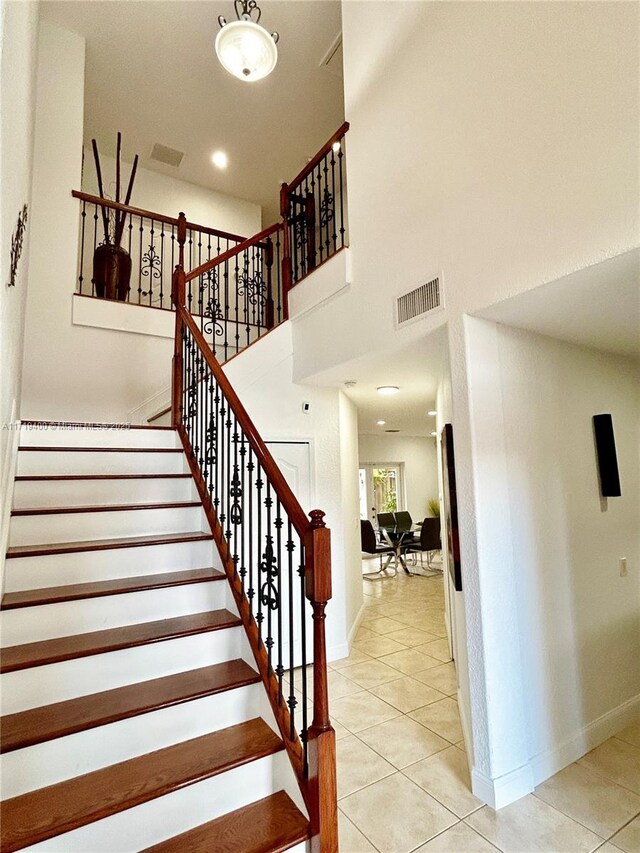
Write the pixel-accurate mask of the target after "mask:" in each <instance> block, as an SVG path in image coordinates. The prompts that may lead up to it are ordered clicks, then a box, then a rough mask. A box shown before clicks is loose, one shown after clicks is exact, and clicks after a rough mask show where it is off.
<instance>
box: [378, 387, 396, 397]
mask: <svg viewBox="0 0 640 853" xmlns="http://www.w3.org/2000/svg"><path fill="white" fill-rule="evenodd" d="M399 390H400V389H399V388H398V386H397V385H379V386H378V394H385V395H387V396H388V395H390V394H397V393H398V391H399Z"/></svg>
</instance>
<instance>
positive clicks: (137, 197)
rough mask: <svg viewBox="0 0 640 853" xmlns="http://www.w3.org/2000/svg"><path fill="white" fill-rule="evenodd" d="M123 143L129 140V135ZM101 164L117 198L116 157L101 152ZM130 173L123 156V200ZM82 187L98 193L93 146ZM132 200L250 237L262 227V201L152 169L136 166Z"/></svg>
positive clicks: (106, 182) (110, 193)
mask: <svg viewBox="0 0 640 853" xmlns="http://www.w3.org/2000/svg"><path fill="white" fill-rule="evenodd" d="M123 143H124V144H126V139H125V140H123ZM134 153H135V152H134ZM100 165H101V168H102V180H103V183H104V191H105V193H106V194H107V195H108V196H109V198H112V199H115V187H116V178H115V176H116V161H115V158H113V157H109V156H107V155H106V154H103V153H101V154H100ZM130 173H131V164H130V163H129V162H125V161H124V159H123V163H122V171H121V174H122V177H121V185H122V187H123V188H122V189H121V196H120V200H121V201H124V194H125V192H126V185H127V183H128V181H129V175H130ZM74 189H77V187H74ZM82 190H83V191H84V192H87V193H90V194H91V195H99V192H98V179H97V177H96V168H95V164H94V160H93V151H92V150H91V148H90V147H85V149H84V168H83V170H82ZM130 203H131V205H132V206H133V207H140V208H142V209H143V210H150V211H152V212H153V213H164V214H165V215H166V216H177V215H178V213H180V211H183V213H185V215H186V217H187V219H188V220H189V222H193V223H195V224H196V225H205V226H206V227H208V228H218V229H219V230H221V231H228V232H229V233H231V234H237V235H239V236H241V237H251V236H252V235H253V234H257V233H258V231H260V229H261V228H262V208H261V207H260V205H259V204H253V203H252V202H250V201H242V200H241V199H238V198H233V197H232V196H228V195H224V194H223V193H217V192H214V191H213V190H209V189H206V187H199V186H197V185H196V184H191V183H189V182H188V181H182V180H180V178H177V177H176V178H173V177H170V176H169V175H162V174H160V172H153V171H151V170H150V169H142V168H138V169H137V171H136V178H135V183H134V185H133V192H132V194H131V202H130Z"/></svg>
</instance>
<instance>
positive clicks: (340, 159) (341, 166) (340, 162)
mask: <svg viewBox="0 0 640 853" xmlns="http://www.w3.org/2000/svg"><path fill="white" fill-rule="evenodd" d="M343 145H344V137H343V138H342V139H341V140H340V148H339V150H338V167H339V172H340V246H344V233H345V228H344V177H343V169H344V162H343V158H344V153H343V151H342V147H343Z"/></svg>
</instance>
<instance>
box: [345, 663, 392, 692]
mask: <svg viewBox="0 0 640 853" xmlns="http://www.w3.org/2000/svg"><path fill="white" fill-rule="evenodd" d="M341 673H342V674H344V675H346V676H347V678H350V679H351V680H352V681H353V682H355V683H356V684H359V685H360V687H361V688H364V689H365V690H369V689H370V688H371V687H377V686H378V685H379V684H384V683H385V682H387V681H393V680H394V679H396V678H400V677H401V675H402V673H400V672H398V670H397V669H394V667H392V666H387V664H386V663H383V662H382V661H381V660H375V659H373V658H372V659H371V660H368V661H365V662H364V663H356V664H354V665H353V666H348V667H346V668H345V669H342V670H341Z"/></svg>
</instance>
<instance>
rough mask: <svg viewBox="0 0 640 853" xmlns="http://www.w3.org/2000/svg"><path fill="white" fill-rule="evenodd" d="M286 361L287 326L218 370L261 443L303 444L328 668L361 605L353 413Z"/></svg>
mask: <svg viewBox="0 0 640 853" xmlns="http://www.w3.org/2000/svg"><path fill="white" fill-rule="evenodd" d="M292 360H293V356H292V339H291V324H290V323H284V324H283V325H281V326H279V327H278V328H277V329H275V330H274V331H273V332H271V333H270V334H269V335H268V336H267V337H266V338H264V340H262V341H260V343H258V344H256V345H255V346H253V347H250V348H249V349H247V350H245V351H244V352H243V353H241V354H240V355H239V356H238V357H237V358H234V359H232V360H231V361H230V362H229V363H228V364H226V365H225V368H224V369H225V373H226V374H227V376H228V377H229V380H230V381H231V384H232V385H233V387H234V389H235V391H236V393H237V394H238V396H239V397H240V399H241V400H242V402H243V404H244V406H245V407H246V409H247V411H248V413H249V416H250V417H251V419H252V420H253V422H254V423H255V425H256V427H257V429H258V432H259V433H260V435H261V436H262V437H263V438H264V439H272V440H277V439H280V440H284V439H293V440H296V439H297V440H309V441H310V442H311V459H312V465H311V467H312V472H311V475H312V484H311V491H312V495H311V499H312V503H313V506H309V507H306V506H305V507H303V509H304V510H305V512H309V511H310V510H312V509H322V510H324V512H325V513H326V518H325V523H326V525H327V527H329V528H330V529H331V560H332V583H333V599H332V601H331V602H330V604H329V605H328V607H327V622H326V626H327V648H328V655H329V659H330V660H335V659H338V658H341V657H344V656H346V655H347V654H348V640H349V634H350V632H351V629H352V627H353V625H354V622H355V619H356V618H357V615H358V613H359V611H360V607H361V605H362V580H361V560H360V533H359V526H358V519H359V513H358V469H357V464H358V455H357V412H356V409H355V406H354V405H353V403H352V402H351V401H350V400H349V399H348V398H347V397H346V396H345V395H344V394H343V393H342V392H341V391H338V390H337V389H335V388H312V387H309V386H304V385H298V384H294V383H293V380H292ZM305 401H308V402H310V403H311V410H310V412H309V413H308V414H304V413H303V411H302V403H303V402H305Z"/></svg>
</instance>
